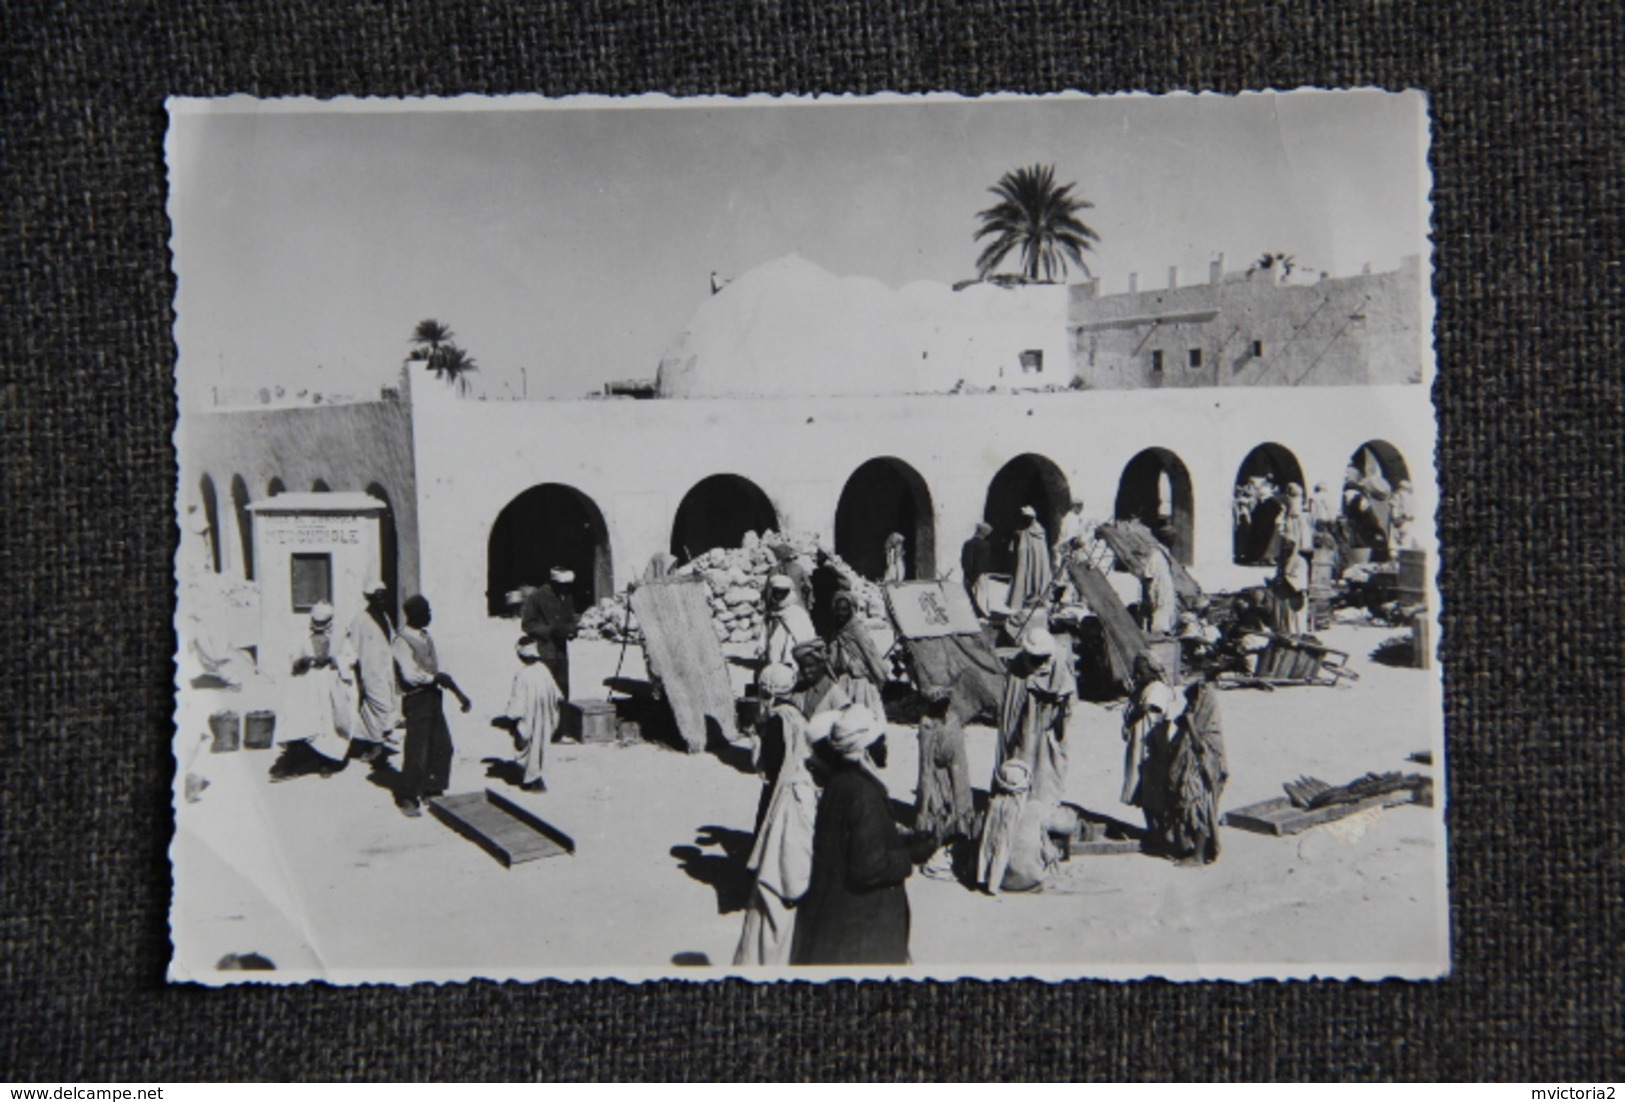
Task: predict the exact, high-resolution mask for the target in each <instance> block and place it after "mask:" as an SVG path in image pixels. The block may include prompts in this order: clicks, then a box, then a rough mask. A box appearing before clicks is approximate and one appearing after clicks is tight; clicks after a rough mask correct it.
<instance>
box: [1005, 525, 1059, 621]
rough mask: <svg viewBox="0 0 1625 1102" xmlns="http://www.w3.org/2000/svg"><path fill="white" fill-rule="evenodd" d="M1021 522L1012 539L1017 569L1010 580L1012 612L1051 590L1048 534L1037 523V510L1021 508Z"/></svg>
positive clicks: (1019, 609)
mask: <svg viewBox="0 0 1625 1102" xmlns="http://www.w3.org/2000/svg"><path fill="white" fill-rule="evenodd" d="M1021 524H1022V526H1021V527H1020V528H1019V529H1017V530H1016V535H1015V539H1014V540H1013V541H1012V550H1014V552H1015V561H1016V565H1015V572H1014V574H1013V576H1012V577H1011V580H1010V611H1011V612H1012V613H1019V612H1020V611H1021V610H1022V609H1024V608H1026V607H1027V604H1028V602H1030V601H1033V600H1036V599H1039V598H1042V597H1043V596H1044V595H1045V594H1046V593H1048V592H1049V579H1050V570H1049V537H1048V535H1047V534H1046V533H1045V531H1044V526H1043V525H1042V524H1040V523H1038V510H1037V509H1034V508H1033V507H1032V506H1031V505H1023V506H1022V507H1021Z"/></svg>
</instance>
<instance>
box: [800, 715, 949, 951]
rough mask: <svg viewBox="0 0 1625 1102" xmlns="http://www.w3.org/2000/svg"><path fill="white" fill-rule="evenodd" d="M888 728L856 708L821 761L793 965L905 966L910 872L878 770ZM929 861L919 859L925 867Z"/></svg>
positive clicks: (841, 720)
mask: <svg viewBox="0 0 1625 1102" xmlns="http://www.w3.org/2000/svg"><path fill="white" fill-rule="evenodd" d="M885 733H886V728H885V725H884V723H883V721H882V720H880V719H879V718H878V717H876V716H875V715H873V714H872V713H870V712H869V711H868V710H867V709H865V708H862V707H860V706H857V705H853V706H851V707H849V708H844V709H842V710H841V712H840V714H839V716H838V717H837V718H836V719H835V721H834V729H833V730H832V731H831V732H830V736H829V738H828V739H826V740H825V741H824V742H823V743H821V744H820V749H821V750H822V749H823V748H824V747H827V748H828V752H827V753H825V754H823V756H822V758H821V760H822V761H824V762H825V763H826V764H827V765H828V766H829V768H830V770H831V773H830V776H829V779H828V780H826V781H825V782H824V795H823V797H822V798H821V799H820V800H819V801H818V814H817V816H816V818H815V819H814V824H813V846H812V872H811V876H810V877H809V880H808V887H807V894H806V896H805V897H803V899H802V901H801V904H800V905H799V907H798V908H797V915H796V932H795V941H794V948H793V950H792V952H791V963H793V964H907V963H908V935H909V908H908V890H907V889H906V888H905V887H904V886H903V881H905V880H907V879H908V877H909V874H910V873H912V872H913V871H914V865H913V861H912V859H911V858H912V855H911V853H910V843H909V842H908V841H905V839H904V837H903V835H901V834H899V833H898V830H897V826H896V824H894V823H893V822H892V817H891V811H890V809H889V807H888V805H887V802H886V801H887V792H886V785H885V782H884V781H882V780H881V779H880V775H879V772H878V770H879V769H880V768H881V767H882V766H883V763H884V762H885V751H884V745H885V743H884V739H885ZM926 856H929V855H928V854H922V855H921V859H922V860H923V859H924V858H925V857H926Z"/></svg>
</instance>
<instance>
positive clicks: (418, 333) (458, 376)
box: [406, 318, 480, 394]
mask: <svg viewBox="0 0 1625 1102" xmlns="http://www.w3.org/2000/svg"><path fill="white" fill-rule="evenodd" d="M454 335H455V334H453V333H452V331H451V326H449V325H446V324H445V323H443V322H438V321H436V320H435V319H434V318H424V319H423V320H422V321H420V322H418V323H417V326H416V327H415V328H414V329H413V330H412V343H413V346H414V347H413V348H412V351H411V352H409V353H407V356H406V359H407V362H408V363H421V364H422V365H423V366H425V367H427V368H428V369H429V370H430V371H431V372H433V374H434V377H435V378H437V379H444V380H446V381H447V382H448V383H452V384H453V385H455V386H456V387H457V392H458V393H459V394H467V393H468V390H469V383H468V378H467V375H468V373H469V372H470V371H478V370H479V369H480V367H479V364H477V363H475V362H474V357H473V356H470V355H469V354H468V353H467V352H466V351H465V350H464V349H463V348H461V347H460V346H458V345H456V344H453V343H452V339H451V338H452V337H453V336H454Z"/></svg>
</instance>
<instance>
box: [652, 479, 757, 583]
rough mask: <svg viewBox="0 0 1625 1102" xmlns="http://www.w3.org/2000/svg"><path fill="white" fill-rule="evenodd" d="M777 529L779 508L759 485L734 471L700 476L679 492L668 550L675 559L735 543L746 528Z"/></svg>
mask: <svg viewBox="0 0 1625 1102" xmlns="http://www.w3.org/2000/svg"><path fill="white" fill-rule="evenodd" d="M778 529H779V512H778V510H777V509H775V508H774V507H773V502H772V501H771V500H769V499H768V496H767V494H766V493H764V492H763V491H762V488H761V487H760V486H758V485H756V483H754V482H752V481H751V480H750V479H748V478H745V477H743V476H741V475H737V474H714V475H711V476H710V477H709V478H704V479H701V480H700V481H699V482H697V483H695V484H694V487H693V488H692V489H690V490H689V491H688V493H686V494H684V495H683V500H682V503H681V504H680V505H678V506H677V515H676V517H675V518H674V519H673V521H672V526H671V553H672V556H673V557H674V558H676V559H677V561H678V562H679V563H685V562H688V561H689V560H691V559H693V558H694V557H695V556H697V555H702V554H704V553H705V552H706V551H709V550H711V548H713V547H738V546H739V545H740V543H741V542H742V541H743V540H744V538H745V533H746V532H755V533H757V534H758V535H760V534H761V533H763V532H767V531H777V530H778Z"/></svg>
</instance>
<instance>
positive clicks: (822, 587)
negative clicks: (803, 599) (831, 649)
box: [807, 548, 848, 636]
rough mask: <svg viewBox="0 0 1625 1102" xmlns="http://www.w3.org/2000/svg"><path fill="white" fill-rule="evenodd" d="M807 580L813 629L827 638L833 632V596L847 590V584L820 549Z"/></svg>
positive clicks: (827, 555) (826, 554)
mask: <svg viewBox="0 0 1625 1102" xmlns="http://www.w3.org/2000/svg"><path fill="white" fill-rule="evenodd" d="M807 580H808V585H809V586H810V587H811V591H812V603H811V604H810V605H808V606H807V607H808V608H809V610H810V611H811V612H812V622H813V628H814V630H816V631H817V632H818V634H819V635H821V636H828V635H829V633H830V632H832V631H834V630H835V626H834V615H833V613H832V612H831V609H832V608H833V607H834V601H835V595H836V594H837V593H839V592H841V590H843V589H847V588H848V582H847V580H846V578H845V577H843V576H842V574H841V572H840V571H839V570H837V569H836V568H835V564H834V562H832V561H831V560H830V557H829V554H828V553H827V552H825V551H824V550H823V549H822V548H820V549H819V551H818V556H817V560H816V565H814V567H813V572H812V574H811V575H810V576H809V578H808V579H807Z"/></svg>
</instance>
